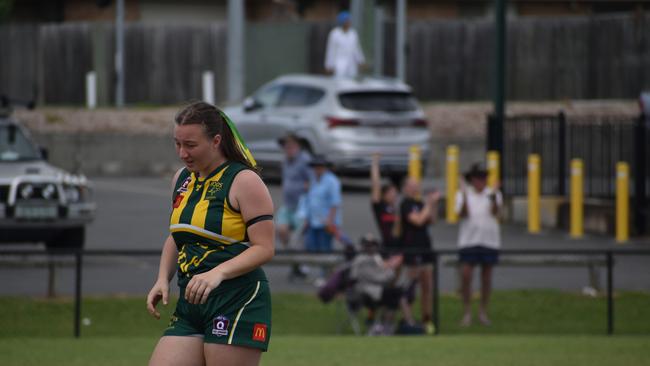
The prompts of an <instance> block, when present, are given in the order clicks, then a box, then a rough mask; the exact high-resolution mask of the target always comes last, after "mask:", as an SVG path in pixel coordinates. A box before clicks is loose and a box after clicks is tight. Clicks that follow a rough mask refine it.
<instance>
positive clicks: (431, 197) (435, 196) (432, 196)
mask: <svg viewBox="0 0 650 366" xmlns="http://www.w3.org/2000/svg"><path fill="white" fill-rule="evenodd" d="M438 201H440V191H439V190H437V189H436V190H434V191H432V192H431V193H429V194H427V202H428V203H429V205H433V204H435V203H438Z"/></svg>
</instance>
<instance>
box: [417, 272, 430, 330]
mask: <svg viewBox="0 0 650 366" xmlns="http://www.w3.org/2000/svg"><path fill="white" fill-rule="evenodd" d="M418 275H419V278H418V280H419V281H420V289H421V298H420V305H421V306H422V322H423V323H427V322H430V321H431V314H432V312H433V309H432V307H433V265H431V264H423V265H421V266H420V273H419V274H418Z"/></svg>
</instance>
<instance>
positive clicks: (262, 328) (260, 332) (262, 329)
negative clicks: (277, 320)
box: [253, 323, 266, 342]
mask: <svg viewBox="0 0 650 366" xmlns="http://www.w3.org/2000/svg"><path fill="white" fill-rule="evenodd" d="M253 340H254V341H258V342H265V341H266V324H261V323H255V326H254V327H253Z"/></svg>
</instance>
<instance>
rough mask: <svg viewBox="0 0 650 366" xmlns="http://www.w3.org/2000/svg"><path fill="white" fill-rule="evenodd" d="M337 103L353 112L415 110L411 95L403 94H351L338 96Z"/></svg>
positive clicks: (415, 105)
mask: <svg viewBox="0 0 650 366" xmlns="http://www.w3.org/2000/svg"><path fill="white" fill-rule="evenodd" d="M339 102H340V103H341V105H342V106H343V107H344V108H346V109H351V110H354V111H388V112H405V111H413V110H416V109H417V106H418V105H417V102H416V100H415V98H414V97H413V96H412V95H411V93H405V92H351V93H341V94H339Z"/></svg>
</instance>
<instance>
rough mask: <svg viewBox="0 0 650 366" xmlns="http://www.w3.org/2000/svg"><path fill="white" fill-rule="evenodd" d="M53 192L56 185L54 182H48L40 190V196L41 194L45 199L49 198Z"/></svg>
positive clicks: (52, 195)
mask: <svg viewBox="0 0 650 366" xmlns="http://www.w3.org/2000/svg"><path fill="white" fill-rule="evenodd" d="M55 193H56V187H55V186H54V184H48V185H46V186H45V187H44V188H43V189H42V190H41V196H43V198H45V199H46V200H49V199H51V198H52V197H54V194H55Z"/></svg>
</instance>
